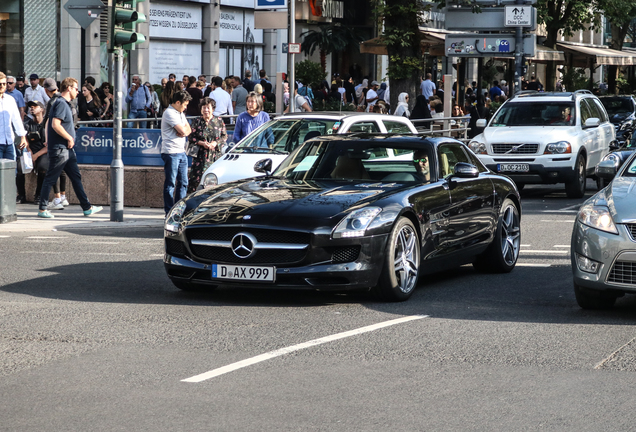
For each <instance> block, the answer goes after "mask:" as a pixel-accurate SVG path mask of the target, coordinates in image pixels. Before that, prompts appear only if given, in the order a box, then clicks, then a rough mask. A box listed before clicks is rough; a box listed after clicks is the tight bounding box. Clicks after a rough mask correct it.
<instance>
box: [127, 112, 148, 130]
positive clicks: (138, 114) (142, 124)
mask: <svg viewBox="0 0 636 432" xmlns="http://www.w3.org/2000/svg"><path fill="white" fill-rule="evenodd" d="M128 118H129V119H134V118H138V119H141V118H148V113H146V110H145V109H142V110H130V112H129V113H128ZM135 124H138V125H139V127H140V128H142V129H146V122H138V123H137V122H135V123H133V122H128V127H129V128H134V127H135Z"/></svg>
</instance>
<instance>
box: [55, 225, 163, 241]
mask: <svg viewBox="0 0 636 432" xmlns="http://www.w3.org/2000/svg"><path fill="white" fill-rule="evenodd" d="M58 232H60V233H61V232H64V233H69V234H74V235H79V236H94V237H109V238H110V237H120V238H141V239H148V238H153V239H154V238H163V227H148V226H139V227H135V228H134V229H133V228H131V227H130V226H126V227H121V228H120V227H115V228H91V227H86V228H78V227H70V228H66V227H60V228H59V229H58Z"/></svg>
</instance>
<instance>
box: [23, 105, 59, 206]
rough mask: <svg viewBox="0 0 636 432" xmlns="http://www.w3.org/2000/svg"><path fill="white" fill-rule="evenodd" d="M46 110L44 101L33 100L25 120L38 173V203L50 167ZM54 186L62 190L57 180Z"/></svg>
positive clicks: (34, 168)
mask: <svg viewBox="0 0 636 432" xmlns="http://www.w3.org/2000/svg"><path fill="white" fill-rule="evenodd" d="M45 110H46V108H45V107H44V105H42V102H40V101H31V102H29V111H30V114H31V117H27V118H26V119H25V120H24V129H25V130H26V131H27V135H26V137H27V141H28V143H29V150H30V151H31V157H32V159H33V172H35V173H36V175H37V186H36V188H35V197H34V198H33V202H34V203H36V204H39V203H40V193H41V191H42V184H43V183H44V177H45V176H46V170H47V169H48V168H49V157H48V154H47V149H46V144H45V138H46V135H45V129H44V128H45V126H46V124H45V122H44V111H45ZM53 188H54V191H55V192H56V193H59V192H60V191H59V187H58V186H57V182H56V183H55V184H54V185H53Z"/></svg>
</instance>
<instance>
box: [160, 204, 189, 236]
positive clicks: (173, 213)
mask: <svg viewBox="0 0 636 432" xmlns="http://www.w3.org/2000/svg"><path fill="white" fill-rule="evenodd" d="M185 209H186V204H185V201H183V200H181V201H179V202H178V203H176V204H175V205H174V207H172V209H170V211H169V212H168V215H167V216H166V220H165V222H164V228H165V229H166V231H171V232H179V230H180V229H181V220H182V218H183V213H184V212H185Z"/></svg>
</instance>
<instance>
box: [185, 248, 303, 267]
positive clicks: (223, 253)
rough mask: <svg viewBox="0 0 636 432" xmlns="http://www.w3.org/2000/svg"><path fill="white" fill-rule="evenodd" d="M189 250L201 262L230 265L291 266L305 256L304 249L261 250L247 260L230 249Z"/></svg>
mask: <svg viewBox="0 0 636 432" xmlns="http://www.w3.org/2000/svg"><path fill="white" fill-rule="evenodd" d="M190 248H191V249H192V253H193V254H194V255H195V256H196V257H197V258H200V259H202V260H205V261H210V262H221V263H232V264H293V263H297V262H299V261H302V260H303V259H304V258H305V255H306V254H307V250H306V249H303V250H288V249H261V250H257V251H256V252H255V253H254V255H252V256H251V257H249V258H239V257H237V256H236V255H234V252H232V249H230V248H225V247H211V246H201V245H190Z"/></svg>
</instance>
